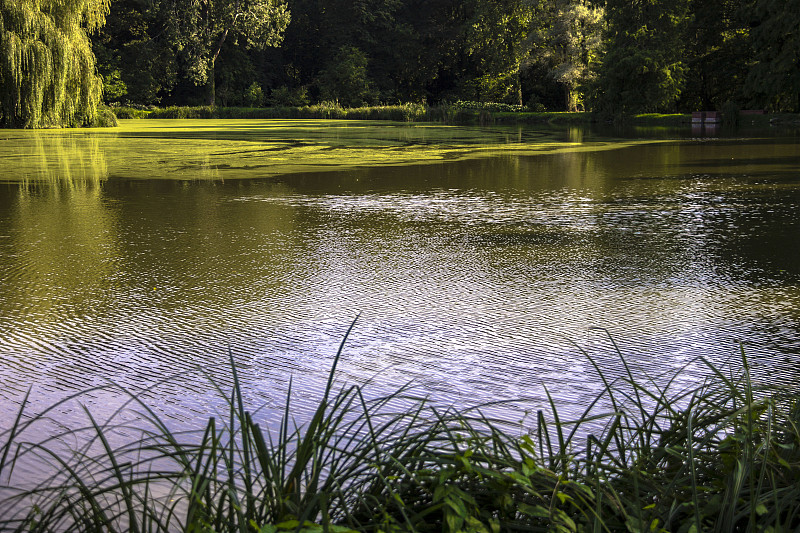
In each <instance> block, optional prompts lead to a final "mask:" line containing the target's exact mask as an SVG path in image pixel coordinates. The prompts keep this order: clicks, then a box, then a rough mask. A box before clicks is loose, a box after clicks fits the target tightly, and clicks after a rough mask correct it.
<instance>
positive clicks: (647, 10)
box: [0, 0, 800, 125]
mask: <svg viewBox="0 0 800 533" xmlns="http://www.w3.org/2000/svg"><path fill="white" fill-rule="evenodd" d="M27 4H30V5H31V6H32V7H31V8H30V9H31V10H33V11H35V10H36V9H38V10H40V11H41V13H40V14H41V17H40V18H41V19H42V20H44V21H45V22H41V21H40V22H39V23H38V24H39V25H40V26H42V27H43V28H44V27H46V26H47V25H48V24H49V23H47V22H46V19H47V17H48V16H51V17H52V18H53V20H54V21H55V25H56V26H58V24H60V23H61V22H59V21H60V19H59V15H58V10H61V11H65V10H66V9H67V8H66V7H65V6H69V5H71V4H74V5H75V6H76V8H75V9H74V10H73V11H75V13H78V16H77V18H76V17H75V16H73V17H72V19H70V20H72V23H74V24H77V25H79V26H80V27H81V30H82V31H83V32H84V33H85V34H86V35H87V36H88V39H89V41H90V44H91V52H92V53H93V55H94V57H95V58H96V63H95V65H94V69H96V72H97V73H99V75H100V77H101V78H98V79H102V94H103V96H102V98H103V100H104V101H105V103H107V104H110V105H112V106H113V105H138V106H153V105H156V106H172V105H179V106H194V105H218V106H246V107H258V106H265V105H271V106H302V105H306V104H310V103H317V102H321V101H326V102H337V103H338V104H339V105H342V106H345V107H358V106H363V105H392V104H398V103H408V102H413V103H427V104H438V103H443V102H444V103H447V102H456V101H459V100H461V101H471V102H499V103H505V104H509V105H512V106H523V108H525V109H527V110H530V111H576V110H586V111H594V112H598V113H601V114H606V115H624V114H629V113H646V112H670V113H674V112H689V111H693V110H722V109H723V108H725V107H726V106H727V107H728V108H730V109H764V110H767V111H773V112H782V111H790V112H792V111H793V112H797V111H800V31H797V28H800V0H111V1H109V0H63V1H56V0H38V1H36V2H34V1H33V0H0V60H2V61H3V64H2V65H0V82H2V84H3V89H2V91H0V92H3V93H4V98H3V101H2V102H0V115H3V117H4V122H5V123H6V125H9V124H11V125H13V124H12V123H13V122H14V121H12V120H9V117H12V115H13V114H14V109H17V110H18V109H19V108H20V106H22V107H24V101H25V91H26V90H27V91H29V92H30V91H31V90H35V87H31V88H28V89H26V87H25V80H26V75H27V77H28V78H34V77H35V76H34V74H33V72H34V71H33V70H30V69H32V67H25V65H31V64H34V63H35V61H37V60H40V59H37V58H38V56H36V53H34V52H35V48H36V47H35V46H34V45H35V43H36V40H37V39H39V40H40V41H42V42H44V43H45V45H44V46H43V47H44V48H47V47H49V48H50V49H51V50H56V49H59V47H60V46H61V47H62V48H63V46H62V45H61V44H58V43H59V42H60V41H59V40H58V39H51V41H53V42H54V43H55V44H52V43H50V44H48V42H47V39H45V38H44V37H42V36H41V35H39V34H38V33H37V32H36V31H33V33H31V30H30V28H28V27H27V26H25V24H27V23H26V22H25V21H24V20H23V19H22V18H20V16H17V15H15V13H17V12H18V11H19V12H23V13H24V11H25V5H27ZM20 6H22V7H20ZM48 6H49V7H48ZM15 10H16V11H15ZM15 17H17V19H19V20H17V19H15ZM23 18H24V17H23ZM61 18H64V17H61ZM103 18H104V20H103ZM4 20H5V23H3V21H4ZM15 21H16V22H15ZM20 21H22V22H20ZM103 22H105V24H103ZM3 24H5V29H4V27H3ZM15 24H16V25H17V27H16V28H15ZM34 26H35V25H34ZM31 27H33V26H31ZM26 28H27V29H26ZM74 30H75V28H73V33H74ZM26 31H27V32H28V33H27V37H26V36H25V35H26V34H25V32H26ZM15 32H16V35H17V36H18V39H17V41H18V42H16V41H14V38H13V37H14V35H15ZM39 33H42V32H39ZM79 33H80V32H79ZM9 36H10V37H9ZM76 38H77V37H76ZM26 39H27V40H26ZM65 39H67V40H68V39H69V36H67V38H65ZM31 42H33V43H34V45H30V46H29V44H30V43H31ZM26 43H28V44H26ZM26 46H27V47H28V48H30V49H31V50H33V52H30V53H29V55H30V56H31V58H32V59H31V58H29V59H28V60H26V59H25V57H24V55H25V53H26V52H25V50H27V49H28V48H26ZM40 48H41V47H40ZM84 48H85V47H84ZM84 52H86V51H84ZM15 54H16V55H15ZM53 54H55V52H54V53H53ZM40 55H41V54H40ZM45 55H46V54H45ZM15 61H16V63H15ZM26 61H27V63H26ZM41 61H44V60H41ZM82 61H83V62H84V63H86V64H85V65H84V69H86V68H88V69H89V70H92V65H89V63H90V60H88V59H87V60H82ZM45 63H46V62H45ZM57 63H58V61H57V60H50V63H49V64H52V65H56V66H57ZM87 65H88V66H87ZM15 68H16V69H17V70H16V71H15V70H14V69H15ZM25 68H28V69H29V70H30V72H29V73H27V74H26V72H24V69H25ZM76 69H77V70H79V69H78V68H77V67H76ZM51 70H54V71H55V70H57V69H56V68H55V67H52V68H51ZM15 72H16V78H15V77H14V76H15ZM52 76H55V77H57V73H56V74H52ZM81 76H83V79H84V80H87V79H89V78H91V76H87V75H86V74H85V73H84V74H81ZM57 81H58V80H56V82H57ZM90 81H91V80H90ZM56 82H53V83H56ZM14 84H16V85H17V86H18V87H17V92H18V93H20V94H21V96H20V95H17V98H16V100H14V98H11V97H9V96H8V93H10V92H12V91H10V87H12V85H14ZM37 84H39V85H42V84H40V83H39V82H35V83H31V84H30V85H37ZM73 85H74V86H75V87H77V89H70V88H69V87H66V88H64V89H63V91H62V92H66V93H67V94H69V93H70V91H71V90H72V91H73V92H75V90H83V93H85V94H86V95H89V96H91V95H92V94H93V95H94V96H93V98H94V100H96V101H97V102H99V93H98V90H96V89H92V90H89V89H86V88H83V89H82V88H81V87H84V86H86V87H88V86H90V85H91V83H89V84H88V85H87V84H86V83H83V85H81V83H76V84H73ZM20 91H21V92H20ZM92 91H94V92H92ZM90 93H91V94H90ZM42 99H43V101H44V102H45V103H46V101H47V96H46V91H45V95H44V96H41V97H40V98H39V100H42ZM85 99H86V98H84V100H85ZM20 102H22V104H21V103H20ZM90 104H91V102H89V106H90V107H91V105H90ZM31 105H33V104H31ZM81 105H82V104H81V103H80V102H78V103H76V104H74V107H75V108H76V109H77V111H74V112H72V114H70V110H67V112H66V116H68V117H70V119H71V120H72V121H73V122H74V121H75V120H74V118H73V115H75V114H76V113H77V116H78V118H80V117H81V116H84V117H85V116H88V115H90V114H91V112H84V113H83V115H81ZM15 106H16V107H15ZM4 110H5V111H4ZM20 120H21V119H16V123H17V124H20ZM26 120H27V125H31V124H34V125H35V123H36V121H33V122H31V120H30V119H26ZM58 121H59V117H58V116H55V115H53V117H50V119H48V120H44V119H41V120H39V122H42V123H48V122H49V123H57V122H58ZM62 122H63V120H62Z"/></svg>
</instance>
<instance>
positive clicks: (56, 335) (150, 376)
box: [0, 121, 800, 428]
mask: <svg viewBox="0 0 800 533" xmlns="http://www.w3.org/2000/svg"><path fill="white" fill-rule="evenodd" d="M0 133H2V134H1V135H0V161H2V165H3V167H2V171H0V359H1V360H2V361H3V363H2V366H0V420H2V427H4V428H5V427H7V426H8V425H9V424H10V421H11V420H12V419H13V413H14V412H15V411H16V410H17V409H18V406H19V403H20V401H21V399H22V397H23V396H24V394H25V392H26V391H27V390H28V388H29V387H32V388H31V403H32V409H34V410H35V409H41V408H43V407H44V406H46V405H49V404H50V403H52V401H54V400H55V399H56V398H59V397H63V396H65V395H67V394H70V393H72V392H74V391H77V390H82V389H85V388H88V387H91V386H94V385H102V384H104V383H107V382H108V380H113V381H114V382H115V383H118V384H120V385H122V386H125V387H127V388H130V389H132V390H142V389H144V388H147V387H152V390H151V391H150V392H149V393H148V395H147V397H148V401H149V402H150V403H151V404H153V405H154V406H155V408H156V409H157V410H158V411H160V412H162V413H164V414H165V415H166V416H167V417H168V418H170V419H172V420H174V421H175V423H176V424H181V423H186V424H190V425H191V424H193V423H194V422H195V421H197V420H202V419H205V417H207V416H208V414H209V412H210V410H213V409H214V408H215V407H216V406H217V404H216V403H215V401H216V400H215V398H216V397H217V394H216V393H215V392H214V391H213V390H212V388H211V387H210V386H209V385H208V383H207V381H206V378H205V377H204V375H203V373H206V374H209V375H211V376H213V377H214V378H215V379H218V380H219V381H220V382H221V383H222V384H223V385H225V386H227V385H226V384H230V377H229V376H230V368H229V365H228V362H227V361H228V354H229V351H230V353H232V354H233V356H234V358H235V359H236V361H237V363H238V365H239V366H240V372H241V374H242V379H243V381H244V383H245V389H246V395H247V401H248V402H250V403H251V404H252V405H265V408H264V410H262V411H261V414H260V416H261V417H263V418H264V419H265V420H266V421H267V422H268V423H269V422H270V421H271V420H272V421H274V420H275V419H277V416H278V413H279V411H280V409H281V406H282V405H283V402H284V395H285V394H286V391H287V389H288V386H289V382H290V380H291V381H292V382H293V385H292V387H293V396H295V397H296V399H297V400H296V401H297V405H298V409H299V410H300V411H302V410H303V409H304V408H308V407H309V406H312V405H313V404H314V401H315V399H316V398H318V397H319V394H320V391H321V389H322V387H323V386H324V383H325V380H326V378H327V373H328V370H329V368H330V365H331V362H332V360H333V357H334V355H335V353H336V351H337V348H338V346H339V344H340V343H341V342H342V340H343V336H344V334H345V332H346V330H347V328H348V326H349V325H350V324H351V322H352V321H353V320H354V319H355V318H356V316H358V317H359V318H358V321H357V323H356V325H355V327H354V329H353V331H352V333H351V334H350V337H349V338H348V340H347V343H346V345H345V348H344V351H343V356H342V359H341V361H340V363H339V374H338V379H339V380H340V382H341V383H359V384H365V383H368V382H369V383H370V384H369V387H370V388H372V389H374V390H376V391H384V392H385V391H390V390H392V389H394V388H396V387H399V386H401V385H403V384H405V383H408V382H411V383H412V384H413V386H415V387H416V388H417V390H419V391H420V393H421V394H426V395H430V396H431V397H432V398H433V399H434V400H436V401H438V402H441V403H443V404H446V405H450V404H456V405H462V406H463V405H472V404H474V403H477V402H487V401H494V400H504V399H517V398H526V399H527V400H526V401H525V403H524V406H523V407H520V406H519V405H516V406H513V407H511V406H509V407H508V408H502V407H501V408H498V409H499V410H498V416H501V417H503V418H505V419H507V420H509V421H518V420H523V419H525V417H526V416H527V414H529V413H530V412H531V411H534V410H535V409H539V408H542V407H544V406H546V394H545V387H546V388H547V390H548V391H549V392H550V393H551V394H552V395H553V397H554V398H555V400H556V402H557V403H558V405H559V406H561V407H562V408H563V410H564V411H565V412H567V413H570V414H576V413H579V412H580V411H582V409H583V407H584V406H585V405H587V403H588V402H589V401H590V399H591V398H592V397H593V396H594V394H596V393H597V391H598V390H600V388H601V385H602V383H601V380H600V378H599V376H598V374H597V372H596V371H595V369H594V368H593V366H592V364H591V363H590V362H589V360H588V359H587V355H586V354H589V355H591V356H592V357H593V358H594V360H595V361H596V363H597V364H598V365H599V366H600V367H601V368H602V369H603V370H604V372H606V373H607V375H608V376H610V377H618V376H621V375H622V370H623V369H622V365H621V364H620V360H619V355H618V354H617V353H616V350H615V348H614V345H613V343H612V340H611V339H613V341H614V342H616V344H617V345H618V346H619V350H620V352H621V355H622V356H623V357H624V358H625V361H626V362H627V363H628V364H629V365H631V368H632V369H633V371H634V372H635V373H636V374H637V376H639V377H641V378H642V379H645V378H646V377H647V376H652V377H653V378H654V379H655V380H656V381H658V379H660V378H659V376H661V375H664V374H670V375H671V374H672V373H675V372H679V376H680V377H679V379H678V380H677V382H676V386H690V385H694V384H696V383H698V382H700V381H701V380H703V379H705V378H706V377H707V376H708V370H707V368H706V367H705V365H704V363H702V362H701V361H700V359H699V357H703V358H705V359H706V360H708V361H711V362H713V363H714V364H717V365H720V366H721V367H723V368H726V369H730V371H731V372H736V371H737V370H738V368H740V366H741V355H740V348H741V347H743V348H744V351H745V353H746V354H747V356H748V358H749V362H750V364H751V365H752V367H753V372H754V376H755V378H756V379H757V380H760V382H762V383H775V384H784V385H789V386H796V385H797V384H798V378H800V364H799V363H800V355H798V354H800V246H798V244H800V243H799V242H798V236H799V235H800V138H798V137H797V136H791V135H789V136H779V135H778V136H776V135H755V136H743V135H741V134H740V135H739V136H738V137H731V138H719V139H714V138H696V137H692V136H691V132H690V131H688V130H687V131H685V132H683V131H676V132H667V133H666V134H665V133H664V132H661V134H659V135H658V136H657V137H659V138H658V139H653V138H651V139H641V138H639V139H635V138H622V137H617V138H613V137H607V136H601V135H599V134H596V133H592V132H591V131H590V130H581V129H575V128H572V129H548V128H538V129H537V128H533V127H528V128H520V127H507V128H504V127H499V126H498V127H485V128H479V127H454V126H442V125H430V124H428V125H409V124H380V123H358V122H333V121H332V122H323V121H138V122H136V121H123V124H122V126H121V127H120V128H116V129H113V130H76V131H68V130H54V131H44V132H28V131H4V132H0ZM165 378H166V379H165ZM86 401H87V402H89V403H91V404H92V405H91V408H92V409H93V410H94V411H97V412H99V413H100V414H101V415H102V413H103V412H106V413H107V412H110V410H112V409H114V408H115V407H117V405H118V401H116V400H115V398H114V397H112V396H109V395H104V393H103V392H97V393H95V394H94V395H92V396H90V397H89V399H87V400H86ZM60 416H61V417H62V418H61V420H62V421H64V422H66V423H69V421H70V417H71V416H72V414H71V413H69V412H64V413H61V414H60Z"/></svg>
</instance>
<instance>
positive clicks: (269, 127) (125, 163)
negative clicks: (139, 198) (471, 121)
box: [0, 119, 656, 182]
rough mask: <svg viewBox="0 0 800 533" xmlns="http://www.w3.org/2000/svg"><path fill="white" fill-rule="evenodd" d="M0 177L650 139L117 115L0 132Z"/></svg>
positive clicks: (271, 168) (106, 174) (425, 156)
mask: <svg viewBox="0 0 800 533" xmlns="http://www.w3.org/2000/svg"><path fill="white" fill-rule="evenodd" d="M3 137H4V141H5V142H3V143H0V160H2V161H3V162H4V167H5V171H4V172H3V174H2V176H0V181H50V180H54V181H76V180H77V181H86V182H97V181H102V180H105V179H108V178H122V179H177V180H208V179H212V180H213V179H248V178H265V177H267V178H268V177H274V176H280V175H286V174H294V173H298V172H317V171H329V170H346V169H352V168H359V167H373V166H399V165H412V164H425V163H440V162H445V161H454V160H463V159H468V158H480V157H490V156H496V155H501V154H513V155H533V154H540V153H554V152H574V151H587V150H589V151H595V150H606V149H612V148H620V147H624V146H628V145H630V144H634V143H637V144H638V143H641V142H656V141H619V140H607V141H592V142H580V141H577V140H576V141H572V140H570V139H567V140H563V138H560V137H559V132H558V131H555V130H554V131H538V130H530V129H525V128H521V127H500V126H497V127H491V128H483V127H474V126H448V125H441V124H409V123H402V122H397V123H391V122H389V123H387V122H371V121H334V120H279V119H275V120H192V119H184V120H147V121H137V120H123V121H121V126H120V127H119V128H114V129H113V130H111V129H102V128H93V129H82V130H47V131H23V130H7V131H4V132H3Z"/></svg>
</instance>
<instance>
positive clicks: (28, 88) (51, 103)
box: [0, 0, 110, 128]
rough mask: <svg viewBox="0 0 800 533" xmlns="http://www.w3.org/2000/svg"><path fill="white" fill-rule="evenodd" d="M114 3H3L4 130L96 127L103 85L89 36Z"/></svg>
mask: <svg viewBox="0 0 800 533" xmlns="http://www.w3.org/2000/svg"><path fill="white" fill-rule="evenodd" d="M109 2H110V0H0V124H2V125H3V126H4V127H11V128H46V127H59V126H78V125H85V124H92V123H93V122H94V121H95V116H96V113H97V105H98V104H99V103H100V98H101V96H102V90H103V83H102V80H101V78H100V77H99V76H98V74H97V71H96V67H95V58H94V54H93V53H92V46H91V43H90V41H89V36H88V33H89V32H91V31H94V30H96V29H97V28H99V27H100V26H102V25H103V24H104V23H105V17H106V14H107V13H108V7H109Z"/></svg>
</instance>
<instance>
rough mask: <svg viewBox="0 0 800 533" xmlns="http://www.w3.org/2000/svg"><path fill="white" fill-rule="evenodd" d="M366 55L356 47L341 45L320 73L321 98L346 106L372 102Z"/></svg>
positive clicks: (372, 95)
mask: <svg viewBox="0 0 800 533" xmlns="http://www.w3.org/2000/svg"><path fill="white" fill-rule="evenodd" d="M367 62H368V60H367V56H366V55H365V54H364V53H363V52H362V51H361V50H359V49H358V48H355V47H353V46H343V47H341V48H340V49H339V52H338V53H337V54H336V55H335V56H334V57H333V60H332V61H331V62H330V63H329V64H328V66H327V67H326V68H325V69H324V70H323V71H322V72H321V73H320V80H319V85H320V93H321V95H322V98H324V99H327V100H336V101H338V102H339V103H341V104H342V105H344V106H347V107H358V106H362V105H364V104H367V103H372V102H371V101H372V100H373V99H374V94H373V93H374V91H373V89H372V87H371V84H370V81H369V79H368V78H367Z"/></svg>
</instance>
